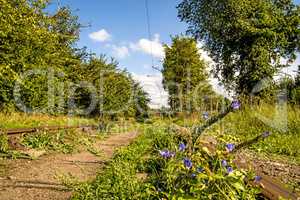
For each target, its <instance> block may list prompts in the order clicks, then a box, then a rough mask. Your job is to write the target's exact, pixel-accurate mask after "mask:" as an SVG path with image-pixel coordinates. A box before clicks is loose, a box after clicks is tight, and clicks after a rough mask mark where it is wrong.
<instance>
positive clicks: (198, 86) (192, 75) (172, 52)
mask: <svg viewBox="0 0 300 200" xmlns="http://www.w3.org/2000/svg"><path fill="white" fill-rule="evenodd" d="M165 52H166V57H165V59H164V63H163V71H162V73H163V85H164V88H165V89H166V90H167V91H168V92H169V95H170V97H169V104H170V106H171V109H172V110H173V111H175V110H177V111H192V110H195V109H199V107H200V105H201V103H203V99H204V96H207V97H208V96H210V95H212V96H213V95H214V92H213V90H212V87H211V85H209V83H208V78H209V77H208V73H207V71H206V70H207V67H208V65H207V63H205V61H204V60H203V59H202V58H201V55H200V53H199V50H198V48H197V44H196V41H195V40H193V39H191V38H186V37H180V36H176V37H173V38H172V45H171V46H170V47H169V46H167V45H165Z"/></svg>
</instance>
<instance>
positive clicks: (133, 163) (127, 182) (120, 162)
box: [72, 131, 154, 200]
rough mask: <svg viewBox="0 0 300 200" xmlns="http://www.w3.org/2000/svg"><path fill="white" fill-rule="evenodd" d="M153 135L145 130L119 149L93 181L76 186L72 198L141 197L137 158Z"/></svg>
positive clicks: (142, 153) (146, 147) (141, 154)
mask: <svg viewBox="0 0 300 200" xmlns="http://www.w3.org/2000/svg"><path fill="white" fill-rule="evenodd" d="M153 137H154V132H153V131H146V133H145V134H143V135H141V136H139V138H138V139H137V140H136V141H135V142H134V143H133V144H131V145H130V147H129V148H122V149H120V150H119V151H118V152H117V153H116V154H115V156H114V158H113V160H112V161H111V162H110V164H109V165H108V166H107V167H106V168H105V169H104V171H103V172H102V173H101V174H99V175H98V176H97V178H96V180H95V181H94V182H93V183H91V184H89V183H85V184H83V185H81V186H80V187H78V188H76V192H75V194H74V196H73V198H72V199H74V200H75V199H86V200H88V199H90V200H92V199H112V198H115V199H141V198H142V195H143V194H142V191H141V186H142V185H141V181H140V180H139V179H138V177H137V176H136V172H137V167H138V160H139V159H140V158H141V157H142V156H143V155H144V154H145V153H146V152H147V151H148V150H149V148H150V147H151V141H152V138H153Z"/></svg>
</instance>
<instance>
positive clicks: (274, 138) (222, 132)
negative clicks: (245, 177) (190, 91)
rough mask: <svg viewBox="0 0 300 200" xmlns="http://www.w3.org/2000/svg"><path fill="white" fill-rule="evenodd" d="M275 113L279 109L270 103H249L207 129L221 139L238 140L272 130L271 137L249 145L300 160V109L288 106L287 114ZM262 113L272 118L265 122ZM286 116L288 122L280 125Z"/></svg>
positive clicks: (228, 141) (252, 148)
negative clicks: (256, 105)
mask: <svg viewBox="0 0 300 200" xmlns="http://www.w3.org/2000/svg"><path fill="white" fill-rule="evenodd" d="M275 115H276V109H275V107H273V106H270V105H266V104H265V105H261V106H258V107H246V108H244V109H243V110H240V111H236V112H234V113H230V114H229V115H227V116H226V117H225V118H224V119H222V120H221V122H219V123H217V124H215V125H213V126H212V127H210V128H209V129H208V130H206V132H205V134H209V135H212V136H214V137H216V138H217V139H218V141H219V142H221V143H235V144H239V143H243V142H245V141H248V140H251V139H252V138H254V137H256V136H258V135H260V134H262V133H263V132H265V131H270V132H271V133H272V134H271V135H270V136H269V137H267V138H266V139H264V140H260V141H259V142H258V143H255V144H253V145H250V146H248V147H247V148H248V149H250V150H252V151H255V152H256V153H258V154H261V155H271V156H272V157H274V158H276V157H284V158H286V159H287V160H289V161H291V162H296V163H300V148H299V147H300V109H298V108H293V107H290V106H289V107H288V110H287V115H286V116H284V113H279V115H278V116H279V117H280V120H278V119H276V118H274V116H275ZM259 116H264V117H266V118H269V119H271V120H270V121H268V122H267V123H266V121H264V120H261V117H259ZM273 118H274V119H273ZM285 119H286V120H287V123H286V126H285V124H284V123H283V126H281V122H284V120H285ZM282 127H283V128H285V129H282Z"/></svg>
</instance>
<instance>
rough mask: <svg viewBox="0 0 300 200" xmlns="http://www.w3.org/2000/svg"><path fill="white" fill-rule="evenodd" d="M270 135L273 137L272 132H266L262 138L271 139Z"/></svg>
mask: <svg viewBox="0 0 300 200" xmlns="http://www.w3.org/2000/svg"><path fill="white" fill-rule="evenodd" d="M270 135H271V132H270V131H265V132H264V133H263V134H262V136H263V137H264V138H266V137H269V136H270Z"/></svg>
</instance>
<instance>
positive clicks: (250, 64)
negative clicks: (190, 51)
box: [178, 0, 300, 94]
mask: <svg viewBox="0 0 300 200" xmlns="http://www.w3.org/2000/svg"><path fill="white" fill-rule="evenodd" d="M178 10H179V14H178V16H179V18H180V19H181V20H182V21H185V22H187V23H188V24H189V25H190V26H189V29H188V32H189V33H191V34H192V35H193V36H195V37H196V38H197V39H199V40H201V41H203V42H204V43H205V47H206V49H207V50H208V51H209V52H210V56H211V57H212V58H213V60H214V61H215V62H216V66H215V67H214V74H215V76H217V77H219V79H221V80H222V82H223V83H224V85H225V86H226V87H227V88H229V89H235V90H236V92H238V93H246V94H249V93H251V92H252V90H253V89H254V86H256V85H257V83H258V82H259V81H261V80H262V79H264V78H269V79H271V80H272V79H273V76H274V75H275V74H276V72H278V71H279V69H281V68H283V67H285V65H282V64H281V63H280V59H281V58H286V59H287V60H289V61H294V60H295V58H296V52H298V51H299V37H298V35H299V24H300V15H299V13H300V8H299V6H298V5H295V4H294V3H293V1H292V0H286V1H282V0H225V1H223V0H213V1H212V0H182V2H181V3H180V4H179V5H178Z"/></svg>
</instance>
